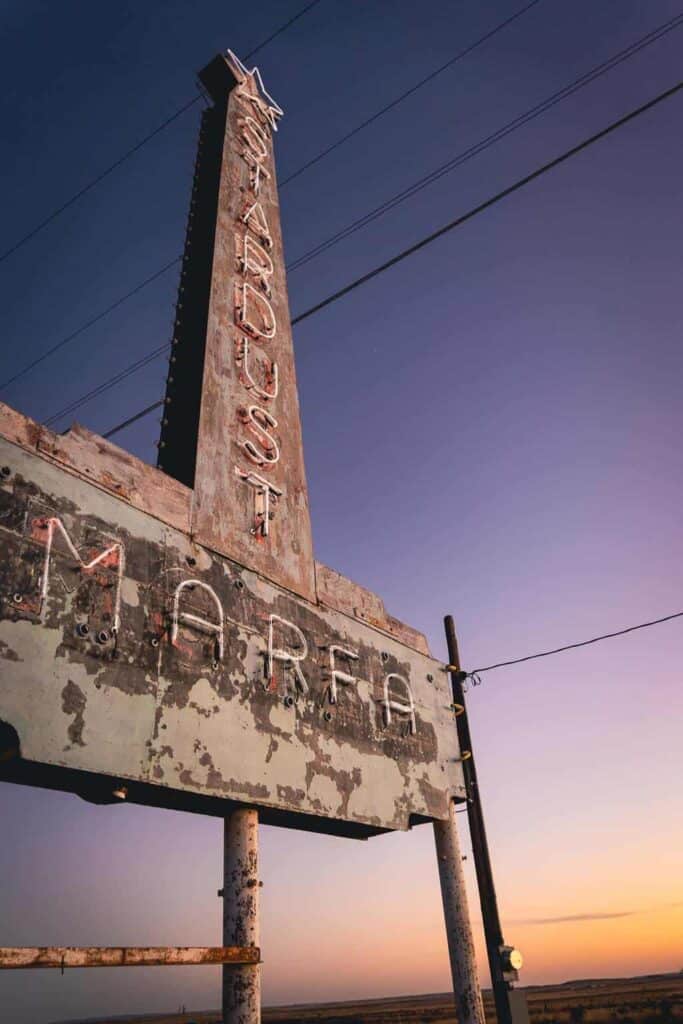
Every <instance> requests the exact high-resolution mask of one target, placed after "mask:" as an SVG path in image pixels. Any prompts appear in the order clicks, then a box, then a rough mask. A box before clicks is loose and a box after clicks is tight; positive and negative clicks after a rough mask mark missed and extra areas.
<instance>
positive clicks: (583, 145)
mask: <svg viewBox="0 0 683 1024" xmlns="http://www.w3.org/2000/svg"><path fill="white" fill-rule="evenodd" d="M681 89H683V80H682V81H680V82H678V83H677V84H676V85H674V86H672V87H671V88H670V89H666V90H665V91H664V92H660V93H659V94H658V95H657V96H655V97H653V99H651V100H648V102H647V103H643V104H642V106H640V107H636V109H635V110H632V111H631V112H630V113H628V114H625V115H624V117H620V118H619V119H618V120H617V121H612V123H611V124H609V125H608V126H607V127H606V128H603V129H602V130H601V131H599V132H596V133H595V134H594V135H589V136H588V138H586V139H584V140H583V141H582V142H579V143H578V144H577V145H576V146H572V147H571V149H568V150H565V152H564V153H562V154H560V156H557V157H555V159H554V160H550V161H548V163H545V164H543V165H542V166H541V167H538V168H537V169H536V170H535V171H532V172H531V174H526V175H525V176H524V177H523V178H519V179H518V180H517V181H516V182H515V183H514V184H513V185H509V186H508V187H507V188H504V189H503V190H502V191H501V192H497V193H496V195H494V196H491V198H490V199H486V200H485V201H484V202H483V203H479V204H478V205H477V206H475V207H473V208H472V209H471V210H468V211H467V213H463V214H461V215H460V216H459V217H456V218H455V220H452V221H449V223H448V224H444V226H443V227H441V228H438V230H437V231H432V232H431V234H429V235H426V236H425V237H424V238H421V239H420V241H419V242H415V243H414V244H413V245H410V246H408V248H407V249H404V250H403V251H402V252H399V253H398V254H397V255H396V256H392V258H391V259H389V260H386V261H385V262H384V263H380V264H379V266H377V267H374V268H373V269H372V270H369V271H368V272H367V274H363V275H362V276H361V277H357V278H356V280H355V281H351V282H350V284H347V285H345V287H344V288H340V289H339V290H338V291H336V292H333V293H332V295H328V296H327V298H325V299H322V300H321V301H320V302H316V304H315V305H314V306H311V307H310V308H309V309H307V310H305V311H304V312H303V313H299V315H298V316H295V317H294V319H293V320H292V325H294V324H299V323H301V321H302V320H306V319H307V318H308V317H309V316H313V314H314V313H318V312H320V310H321V309H325V307H326V306H330V305H332V303H333V302H337V301H338V300H339V299H341V298H343V297H344V296H345V295H348V294H349V293H350V292H352V291H355V290H356V288H360V287H361V285H364V284H367V283H368V281H372V279H373V278H375V277H378V276H379V275H380V274H383V273H384V272H385V271H386V270H390V269H391V267H395V266H396V264H397V263H401V262H402V261H403V260H405V259H407V258H408V257H409V256H413V255H414V254H415V253H416V252H419V251H420V250H421V249H424V248H425V247H426V246H428V245H431V243H432V242H435V241H436V240H437V239H438V238H441V237H442V236H443V235H445V234H448V232H449V231H453V230H454V229H455V228H458V227H460V226H461V225H463V224H465V223H467V221H469V220H472V218H473V217H476V216H477V215H478V214H480V213H483V212H484V210H488V209H490V208H491V207H492V206H495V205H496V204H497V203H500V202H501V201H502V200H503V199H507V197H508V196H510V195H512V194H513V193H514V192H518V191H519V190H520V189H522V188H524V187H525V186H526V185H529V184H530V183H531V182H532V181H535V180H536V179H537V178H540V177H541V176H542V175H543V174H547V173H548V171H552V170H553V169H554V168H555V167H559V166H560V164H563V163H564V162H565V161H567V160H569V159H570V158H571V157H573V156H576V155H577V154H578V153H581V152H583V150H585V149H588V147H589V146H592V145H593V144H594V143H596V142H599V141H600V140H601V139H604V138H605V137H606V136H607V135H610V134H611V133H612V132H614V131H616V130H617V129H618V128H622V127H623V126H624V125H625V124H628V123H629V122H631V121H634V120H635V119H636V118H637V117H640V116H641V115H642V114H645V113H647V111H648V110H652V108H653V107H656V106H657V105H658V104H659V103H663V102H664V100H668V99H670V98H671V97H672V96H674V95H676V93H678V92H680V90H681Z"/></svg>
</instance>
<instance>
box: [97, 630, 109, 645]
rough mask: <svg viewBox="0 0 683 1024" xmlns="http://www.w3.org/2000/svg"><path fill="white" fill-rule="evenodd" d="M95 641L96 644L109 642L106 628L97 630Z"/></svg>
mask: <svg viewBox="0 0 683 1024" xmlns="http://www.w3.org/2000/svg"><path fill="white" fill-rule="evenodd" d="M97 642H98V644H106V643H108V642H109V633H108V632H107V630H106V629H101V630H100V631H99V633H98V634H97Z"/></svg>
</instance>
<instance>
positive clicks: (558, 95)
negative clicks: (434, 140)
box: [287, 14, 683, 273]
mask: <svg viewBox="0 0 683 1024" xmlns="http://www.w3.org/2000/svg"><path fill="white" fill-rule="evenodd" d="M682 24H683V14H678V15H676V17H675V18H671V19H670V20H669V21H667V22H664V24H663V25H660V26H659V27H658V28H656V29H653V31H652V32H648V34H647V35H645V36H642V37H641V38H640V39H637V40H636V41H635V42H633V43H631V45H630V46H627V47H626V48H625V49H623V50H620V51H619V52H618V53H615V54H613V56H611V57H609V58H608V59H607V60H605V61H603V62H602V63H601V64H598V65H597V66H596V67H594V68H591V70H590V71H587V72H586V73H585V74H583V75H581V76H580V77H579V78H576V79H574V81H573V82H570V83H569V85H565V86H564V87H563V88H562V89H559V90H558V91H557V92H555V93H553V94H552V95H551V96H548V97H547V98H546V99H544V100H542V101H541V102H540V103H537V104H536V105H535V106H533V107H531V108H530V109H529V110H527V111H526V112H525V113H524V114H519V115H518V116H517V117H515V118H513V120H512V121H508V122H507V124H505V125H503V126H502V127H501V128H498V129H496V131H495V132H492V133H491V134H490V135H487V136H486V138H484V139H481V140H480V141H479V142H477V143H475V144H474V145H472V146H470V147H469V148H468V149H465V150H463V151H462V152H461V153H459V154H458V155H457V156H455V157H452V158H451V159H450V160H447V161H446V163H444V164H441V165H440V166H439V167H437V168H435V169H434V170H433V171H431V172H430V173H429V174H426V175H424V176H423V177H421V178H418V180H417V181H415V182H413V184H412V185H409V186H408V187H407V188H405V189H402V190H401V191H400V192H397V193H396V194H395V195H393V196H392V197H391V198H390V199H386V200H384V202H383V203H380V205H379V206H377V207H375V208H374V209H373V210H370V212H369V213H366V214H365V215H364V216H363V217H359V218H358V219H357V220H355V221H353V222H352V223H351V224H349V225H347V226H346V227H345V228H342V229H341V230H340V231H337V232H336V233H335V234H334V235H332V236H331V237H330V238H327V239H325V241H323V242H320V243H319V244H318V245H316V246H314V247H313V248H312V249H309V251H308V252H306V253H303V255H301V256H299V257H297V258H296V259H294V260H292V262H291V263H289V264H288V265H287V270H288V272H290V273H291V271H293V270H298V269H299V267H302V266H304V265H305V264H306V263H308V262H310V260H312V259H314V258H315V257H316V256H319V255H321V254H322V253H323V252H326V251H327V250H328V249H330V248H332V246H334V245H336V244H337V243H338V242H341V241H343V240H344V239H345V238H348V237H349V236H350V235H353V234H354V233H355V232H356V231H359V230H360V229H361V228H363V227H366V225H368V224H371V223H372V222H373V221H375V220H377V219H378V218H379V217H381V216H383V214H385V213H388V212H389V211H390V210H393V209H394V207H396V206H398V205H399V204H400V203H403V202H405V200H406V199H410V198H412V196H414V195H417V193H418V192H421V191H422V189H424V188H426V187H427V186H428V185H431V184H433V183H434V182H435V181H438V180H439V179H440V178H442V177H443V176H444V175H445V174H448V173H449V172H450V171H453V170H456V169H457V168H458V167H461V166H462V165H463V164H465V163H467V162H468V160H471V159H472V158H473V157H475V156H478V155H479V154H480V153H483V152H484V151H485V150H486V149H488V148H489V147H490V146H492V145H494V144H495V143H496V142H499V141H500V140H501V139H503V138H505V137H506V136H507V135H509V134H511V133H512V132H514V131H516V130H517V129H519V128H522V127H523V126H524V125H526V124H528V123H529V122H530V121H533V120H534V118H536V117H539V116H540V115H541V114H543V113H545V112H546V111H547V110H550V109H551V108H552V107H554V106H555V105H556V104H557V103H560V102H561V101H562V100H563V99H566V98H567V97H568V96H571V95H573V94H574V93H575V92H578V91H579V89H583V88H584V86H586V85H590V84H591V82H594V81H595V80H596V79H597V78H600V77H601V76H602V75H604V74H606V73H607V72H608V71H611V70H612V69H613V68H615V67H617V66H618V65H619V64H621V63H622V62H623V61H625V60H628V59H629V58H630V57H633V56H634V55H635V54H636V53H638V52H640V50H643V49H645V47H646V46H650V45H651V44H652V43H654V42H656V41H657V40H659V39H661V38H662V37H663V36H664V35H666V34H667V33H669V32H671V31H673V29H675V28H678V27H679V26H680V25H682Z"/></svg>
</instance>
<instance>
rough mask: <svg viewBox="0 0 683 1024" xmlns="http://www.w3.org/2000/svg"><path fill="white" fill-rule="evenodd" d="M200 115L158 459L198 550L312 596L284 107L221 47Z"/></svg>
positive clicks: (204, 76) (206, 80)
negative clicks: (280, 136) (281, 181)
mask: <svg viewBox="0 0 683 1024" xmlns="http://www.w3.org/2000/svg"><path fill="white" fill-rule="evenodd" d="M200 79H201V81H202V83H203V85H204V87H205V88H206V90H207V91H208V92H209V94H210V96H211V98H212V99H213V101H214V106H213V107H212V108H210V109H209V110H207V111H206V112H205V113H204V115H203V122H202V129H201V135H200V141H199V150H198V157H197V167H196V173H195V186H194V190H193V197H192V202H191V208H190V218H189V222H188V233H187V241H186V249H185V254H184V261H183V273H182V279H181V282H182V283H181V289H180V296H179V302H178V309H177V317H176V324H175V335H174V346H173V355H172V362H171V372H170V373H169V379H168V384H167V394H166V407H165V415H164V420H163V425H162V433H161V447H160V456H159V464H160V466H161V467H163V469H164V470H165V471H166V472H168V473H170V474H171V475H173V476H175V477H177V479H179V480H182V482H183V483H186V484H187V485H188V486H193V487H194V508H193V515H192V526H193V532H194V534H195V536H196V538H197V540H198V542H199V543H201V544H205V545H206V546H207V547H209V548H212V549H213V550H215V551H220V552H222V553H223V554H225V555H228V556H229V557H231V558H234V559H235V560H236V561H238V562H239V563H240V564H242V565H246V566H248V567H249V568H251V569H254V570H255V571H256V572H259V573H261V574H262V575H263V576H265V577H267V578H268V579H270V580H272V581H274V582H275V583H278V584H280V585H281V586H283V587H286V588H287V589H288V590H291V591H294V592H295V593H297V594H300V595H301V596H302V597H306V598H308V599H309V600H311V599H313V598H314V595H315V578H314V565H313V545H312V539H311V523H310V517H309V511H308V492H307V488H306V474H305V470H304V458H303V447H302V441H301V422H300V416H299V400H298V396H297V389H296V374H295V369H294V354H293V347H292V334H291V327H290V314H289V303H288V299H287V285H286V280H285V268H284V259H283V249H282V234H281V229H280V210H279V203H278V195H277V184H276V179H275V163H274V158H273V133H274V132H275V131H277V125H278V120H279V119H280V118H281V117H282V113H283V112H282V110H281V108H280V107H279V106H278V104H277V103H276V102H275V101H274V100H273V99H272V98H271V97H270V96H269V94H268V93H267V92H266V90H265V88H264V86H263V82H262V80H261V77H260V75H259V73H258V70H257V69H255V70H254V72H253V73H250V72H248V71H247V70H246V68H245V67H244V66H243V65H242V64H241V63H240V61H239V60H238V59H237V58H236V57H235V56H234V54H232V53H231V52H230V51H228V55H227V56H226V57H222V56H221V57H217V58H216V59H215V60H214V61H212V62H211V64H209V65H208V67H206V68H205V69H204V71H202V73H201V75H200Z"/></svg>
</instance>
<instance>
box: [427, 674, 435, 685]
mask: <svg viewBox="0 0 683 1024" xmlns="http://www.w3.org/2000/svg"><path fill="white" fill-rule="evenodd" d="M427 682H428V683H433V682H434V676H433V675H432V673H431V672H428V673H427Z"/></svg>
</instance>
